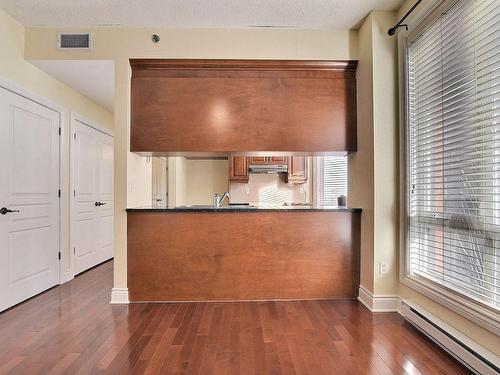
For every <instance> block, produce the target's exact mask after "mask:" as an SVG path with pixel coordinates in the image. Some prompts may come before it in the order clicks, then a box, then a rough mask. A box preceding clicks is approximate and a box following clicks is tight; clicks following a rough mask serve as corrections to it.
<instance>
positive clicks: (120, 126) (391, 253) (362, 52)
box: [0, 0, 499, 353]
mask: <svg viewBox="0 0 500 375" xmlns="http://www.w3.org/2000/svg"><path fill="white" fill-rule="evenodd" d="M430 2H431V1H430V0H424V3H423V4H426V3H430ZM412 3H413V1H410V0H409V1H407V2H406V3H405V8H408V7H409V6H410V5H411V4H412ZM400 13H402V11H400ZM393 18H394V14H392V13H381V12H374V13H372V14H370V15H369V16H368V17H367V19H366V20H365V22H364V23H363V25H362V26H361V28H360V30H359V32H356V31H330V30H285V29H283V30H276V29H270V30H264V29H263V30H260V29H238V30H223V29H196V30H194V29H193V30H188V29H186V30H182V29H176V30H173V29H124V28H95V29H92V30H91V31H92V32H93V39H94V49H93V50H92V51H90V52H61V51H58V50H57V49H56V48H55V38H56V33H57V31H61V30H59V29H53V28H29V29H27V31H26V41H25V46H26V57H27V58H28V59H113V60H115V93H116V98H115V118H114V124H115V199H116V212H115V214H116V216H115V246H116V253H115V281H114V284H115V287H126V286H127V278H126V266H127V265H126V214H125V208H126V206H127V203H128V204H136V203H140V202H142V200H143V199H144V197H146V196H147V197H148V199H149V197H150V188H149V189H148V188H147V186H146V188H145V189H144V190H143V191H134V192H130V191H129V192H127V181H128V180H133V181H143V182H144V184H148V181H149V183H150V181H151V178H149V179H147V178H146V177H147V175H148V173H150V172H148V167H147V165H143V164H141V163H142V162H141V161H140V160H141V159H140V158H139V157H138V156H136V155H132V154H130V153H129V152H128V150H129V122H130V118H129V117H130V116H129V109H130V108H129V103H130V80H129V79H130V68H129V65H128V59H129V58H131V57H146V58H147V57H161V58H241V59H244V58H249V59H258V58H262V59H357V58H359V66H358V72H357V77H358V149H359V151H358V152H357V153H355V154H353V155H351V156H350V157H349V171H350V178H349V182H350V191H349V195H350V200H351V202H352V205H353V206H359V207H362V208H363V214H362V235H361V237H362V278H361V283H362V285H364V286H365V287H366V288H367V289H368V290H369V291H371V292H374V293H376V294H396V293H399V294H400V295H401V296H402V297H403V298H408V299H411V300H413V301H415V302H417V303H419V304H421V305H422V306H423V307H424V308H426V309H428V310H430V311H431V312H433V313H435V314H436V315H437V316H439V317H440V318H441V319H443V320H445V321H448V322H451V323H453V324H454V326H455V328H457V329H459V330H461V331H462V332H464V333H465V334H466V335H468V336H469V337H471V338H472V339H474V340H475V341H477V342H478V343H480V344H482V345H484V346H485V347H487V348H488V349H490V350H492V351H493V352H496V353H498V350H499V349H498V348H497V347H494V346H493V344H494V343H495V341H494V340H495V337H494V336H493V335H492V334H491V333H488V332H486V331H485V330H483V329H481V328H479V327H478V326H477V325H475V324H473V323H471V322H469V321H467V320H466V319H463V318H461V317H460V316H458V315H457V314H454V313H452V312H450V311H449V310H447V309H444V308H443V307H441V306H439V305H436V304H435V303H433V302H431V301H430V300H428V299H426V298H425V297H423V296H421V295H420V294H418V293H416V292H414V291H412V290H409V289H408V288H405V287H403V286H402V285H400V284H399V283H398V269H397V268H398V267H397V254H398V248H397V244H396V241H397V235H398V232H397V230H398V229H397V222H396V218H397V202H398V194H397V190H396V189H397V184H396V183H395V182H396V181H395V179H397V168H398V160H397V157H396V155H397V153H396V152H397V144H396V141H395V136H396V135H397V128H398V123H397V121H395V118H397V109H396V108H395V95H394V93H395V88H396V86H395V84H396V82H397V80H396V72H395V66H394V64H395V60H394V59H395V49H394V48H395V38H392V39H390V38H388V37H387V36H386V31H387V30H386V29H385V27H386V26H387V24H388V22H389V21H390V20H391V19H393ZM0 25H1V23H0ZM72 31H77V30H74V29H72ZM85 31H88V30H85ZM153 33H157V34H159V35H160V36H161V38H162V39H161V42H160V43H159V44H153V43H151V41H150V37H151V34H153ZM0 37H1V36H0ZM17 43H20V44H19V45H22V40H18V41H17ZM0 64H2V62H1V61H0ZM0 66H1V65H0ZM28 80H29V79H28ZM171 164H172V167H174V168H177V167H178V168H180V169H182V168H185V164H184V162H183V161H172V162H170V160H169V168H171ZM184 181H185V180H184ZM182 186H183V185H182V183H181V184H180V185H177V186H176V187H177V188H178V189H177V190H178V193H179V194H181V191H180V190H182V189H183V188H182ZM169 193H171V188H170V183H169ZM176 200H178V201H184V200H185V197H183V196H181V195H180V196H178V199H176ZM380 260H386V261H388V262H389V266H390V272H389V274H387V275H384V276H382V275H377V268H378V266H377V263H378V261H380Z"/></svg>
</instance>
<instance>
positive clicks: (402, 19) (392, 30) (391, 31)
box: [387, 0, 422, 35]
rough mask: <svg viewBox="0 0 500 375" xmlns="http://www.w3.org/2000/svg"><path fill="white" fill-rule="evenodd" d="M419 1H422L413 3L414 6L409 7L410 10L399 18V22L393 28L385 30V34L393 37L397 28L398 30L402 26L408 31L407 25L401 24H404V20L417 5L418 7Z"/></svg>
mask: <svg viewBox="0 0 500 375" xmlns="http://www.w3.org/2000/svg"><path fill="white" fill-rule="evenodd" d="M421 1H422V0H418V1H417V2H416V3H415V5H413V6H412V7H411V9H410V10H409V11H408V12H406V14H405V15H404V16H403V18H401V19H400V20H399V22H398V23H397V24H396V25H394V26H393V27H391V28H390V29H389V30H387V34H389V35H394V34H395V33H396V30H397V29H398V28H400V27H403V26H404V27H405V28H406V30H408V25H407V24H403V22H404V20H405V19H406V17H408V16H409V15H410V14H411V12H413V11H414V10H415V8H416V7H417V5H418V4H420V2H421Z"/></svg>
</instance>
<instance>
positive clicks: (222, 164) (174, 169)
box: [168, 157, 228, 207]
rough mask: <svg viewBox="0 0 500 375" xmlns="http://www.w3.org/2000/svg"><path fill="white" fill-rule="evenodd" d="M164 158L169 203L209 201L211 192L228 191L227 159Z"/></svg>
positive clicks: (180, 204) (182, 203) (201, 202)
mask: <svg viewBox="0 0 500 375" xmlns="http://www.w3.org/2000/svg"><path fill="white" fill-rule="evenodd" d="M168 161H169V171H168V181H169V186H168V187H169V199H168V204H169V206H171V207H175V206H182V205H186V204H187V205H191V204H212V203H213V201H214V194H215V193H221V194H222V193H224V192H225V191H228V176H227V173H228V169H227V160H210V159H206V160H201V159H197V160H195V159H186V158H184V157H169V158H168Z"/></svg>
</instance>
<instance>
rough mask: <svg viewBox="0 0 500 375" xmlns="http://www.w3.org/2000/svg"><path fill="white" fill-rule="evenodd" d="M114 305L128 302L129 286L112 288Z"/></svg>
mask: <svg viewBox="0 0 500 375" xmlns="http://www.w3.org/2000/svg"><path fill="white" fill-rule="evenodd" d="M109 303H111V304H112V305H119V304H128V303H129V300H128V288H113V289H111V301H110V302H109Z"/></svg>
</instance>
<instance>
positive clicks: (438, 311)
mask: <svg viewBox="0 0 500 375" xmlns="http://www.w3.org/2000/svg"><path fill="white" fill-rule="evenodd" d="M435 3H436V2H435V1H433V0H424V1H422V3H420V5H419V6H418V8H417V9H416V11H415V12H414V13H412V15H410V16H409V17H408V19H407V23H408V24H409V25H410V26H411V23H412V22H415V20H417V19H418V18H419V17H422V16H423V15H424V14H425V13H426V12H428V11H429V10H431V9H432V7H433V6H434V5H435ZM413 4H414V1H413V0H407V1H405V3H404V4H403V6H402V7H401V8H400V9H399V11H398V13H397V18H398V19H399V18H400V17H402V16H403V15H404V14H405V13H406V11H407V10H408V9H409V8H410V7H411V6H412V5H413ZM400 30H403V29H400ZM396 82H397V79H396ZM401 126H404V125H403V124H400V127H401ZM400 162H403V161H400ZM398 168H399V164H398ZM398 199H399V198H398ZM398 236H399V231H398ZM399 251H400V248H399V246H398V254H399ZM398 295H399V296H400V297H401V298H402V299H404V300H407V301H410V302H413V303H415V304H417V305H420V306H422V307H423V308H424V309H426V310H427V311H429V312H431V313H432V314H434V315H436V316H437V317H438V318H440V319H441V320H443V321H445V322H447V323H448V324H449V325H451V326H452V327H454V328H455V329H457V330H458V331H460V332H462V333H463V334H464V335H466V336H468V337H469V338H471V339H472V340H474V341H476V342H477V343H479V344H480V345H482V346H483V347H485V348H486V349H488V350H490V351H491V352H493V353H495V354H496V355H499V356H500V345H499V344H498V343H499V338H498V336H496V335H495V334H493V333H491V332H489V331H488V330H486V329H484V328H482V327H481V326H479V325H477V324H476V323H474V322H472V321H470V320H468V319H466V318H464V317H462V316H461V315H459V314H457V313H455V312H454V311H452V310H450V309H447V308H445V307H443V306H442V305H440V304H439V303H436V302H435V301H433V300H431V299H430V298H427V297H426V296H424V295H422V294H421V293H418V292H416V291H415V290H413V289H411V288H408V287H406V286H405V285H403V284H401V283H398Z"/></svg>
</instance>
